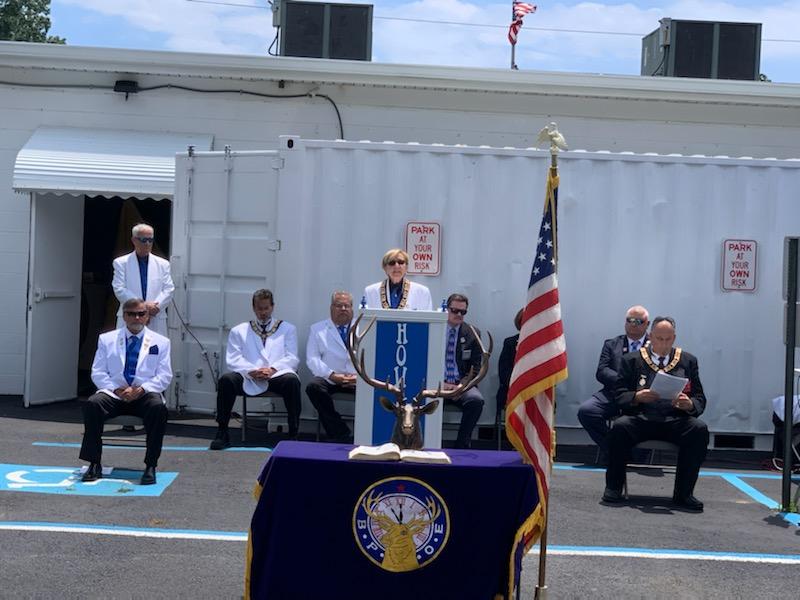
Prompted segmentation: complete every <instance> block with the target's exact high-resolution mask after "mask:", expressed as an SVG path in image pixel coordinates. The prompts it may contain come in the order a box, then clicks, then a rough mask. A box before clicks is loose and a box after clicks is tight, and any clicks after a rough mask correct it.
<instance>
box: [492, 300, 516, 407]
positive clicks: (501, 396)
mask: <svg viewBox="0 0 800 600" xmlns="http://www.w3.org/2000/svg"><path fill="white" fill-rule="evenodd" d="M521 326H522V309H519V311H518V312H517V315H516V316H515V317H514V327H516V328H517V332H519V329H520V327H521ZM518 342H519V333H516V334H514V335H511V336H509V337H507V338H506V339H504V340H503V350H502V351H501V352H500V358H499V359H498V361H497V378H498V379H499V380H500V385H499V386H497V396H496V399H497V415H498V417H499V416H500V413H501V412H502V411H503V409H505V407H506V400H508V386H509V384H510V383H511V373H512V372H513V371H514V358H515V357H516V355H517V343H518Z"/></svg>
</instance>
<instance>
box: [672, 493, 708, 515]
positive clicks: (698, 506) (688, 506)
mask: <svg viewBox="0 0 800 600" xmlns="http://www.w3.org/2000/svg"><path fill="white" fill-rule="evenodd" d="M672 501H673V502H674V503H675V505H676V506H679V507H680V508H682V509H683V510H688V511H689V512H703V503H702V502H700V500H698V499H697V498H695V497H694V496H692V495H691V494H689V495H688V496H685V497H683V498H678V497H677V496H676V497H673V498H672Z"/></svg>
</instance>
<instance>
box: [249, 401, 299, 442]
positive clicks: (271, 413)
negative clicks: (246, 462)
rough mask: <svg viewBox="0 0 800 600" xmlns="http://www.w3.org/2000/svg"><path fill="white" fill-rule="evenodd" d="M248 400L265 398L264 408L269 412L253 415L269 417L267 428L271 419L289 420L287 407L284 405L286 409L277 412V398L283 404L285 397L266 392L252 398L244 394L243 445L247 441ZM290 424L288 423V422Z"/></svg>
mask: <svg viewBox="0 0 800 600" xmlns="http://www.w3.org/2000/svg"><path fill="white" fill-rule="evenodd" d="M248 398H264V399H266V402H265V403H264V406H266V407H268V408H269V410H259V411H254V412H253V414H260V415H267V427H269V419H270V417H273V416H274V417H284V418H286V419H287V420H288V418H289V413H288V412H287V411H286V405H285V404H284V409H283V410H282V411H280V410H275V400H274V399H275V398H278V399H279V400H280V401H281V402H283V396H281V395H280V394H276V393H275V392H270V391H266V392H264V393H263V394H258V395H257V396H250V395H248V394H242V443H244V442H246V441H247V399H248ZM287 422H288V421H287Z"/></svg>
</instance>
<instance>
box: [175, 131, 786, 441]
mask: <svg viewBox="0 0 800 600" xmlns="http://www.w3.org/2000/svg"><path fill="white" fill-rule="evenodd" d="M549 162H550V156H549V153H548V152H545V151H541V150H535V149H524V150H523V149H515V148H490V147H467V146H444V145H421V144H396V143H371V142H346V141H316V140H303V139H300V138H298V137H296V136H282V137H281V138H280V142H279V149H278V150H276V151H263V152H258V151H245V152H236V151H233V152H231V151H226V152H197V153H191V154H190V153H184V154H180V155H178V159H177V168H176V190H175V196H174V205H173V231H172V238H173V240H172V243H173V246H172V257H171V260H172V265H173V276H174V277H175V280H176V285H177V288H178V289H177V291H176V296H175V304H176V307H177V308H178V309H179V310H180V312H181V314H182V315H183V316H184V318H185V319H186V320H187V322H188V324H189V327H190V328H191V330H192V332H193V333H194V335H195V336H197V338H198V340H199V342H200V344H202V347H203V348H204V349H205V351H207V353H208V358H209V360H208V361H206V360H205V359H204V356H203V350H202V349H201V347H200V345H199V344H198V343H197V342H196V341H195V340H194V339H193V338H192V337H190V336H189V335H186V333H185V332H184V331H183V329H181V330H180V331H181V333H180V338H181V339H180V342H178V340H174V346H175V355H174V357H173V365H174V368H175V369H176V371H178V374H179V376H178V377H177V385H176V395H175V396H174V397H173V399H172V401H173V402H174V403H176V404H177V405H180V406H182V407H186V408H188V409H193V410H201V411H209V412H210V411H213V409H214V406H215V391H214V384H213V375H212V372H211V371H212V368H210V367H209V364H210V365H211V367H213V370H214V371H216V370H219V369H222V370H224V369H225V366H224V347H225V340H226V336H227V331H228V330H229V329H230V328H231V327H232V326H234V325H236V324H237V323H239V322H241V321H244V320H247V319H249V318H251V315H252V313H251V310H250V295H251V294H252V292H253V290H255V289H257V288H259V287H268V288H270V289H272V290H273V292H274V293H275V302H276V309H275V316H276V317H277V318H281V319H285V320H288V321H290V322H292V323H294V324H295V325H296V326H297V327H298V332H299V338H300V352H301V363H303V362H304V358H305V356H304V346H305V337H306V335H307V332H308V328H309V326H310V324H311V323H313V322H314V321H317V320H319V319H322V318H325V317H326V316H327V314H328V304H329V298H330V293H331V292H332V291H333V290H336V289H347V290H350V291H352V293H353V295H354V299H355V302H356V303H358V301H359V299H360V298H361V295H362V290H363V289H364V287H365V286H366V285H368V284H370V283H373V282H375V281H378V280H379V279H381V278H382V277H383V272H382V270H381V267H380V258H381V256H382V254H383V252H384V251H385V250H387V249H388V248H391V247H401V246H402V245H403V241H404V232H405V228H406V223H408V222H409V221H433V222H438V223H440V224H441V231H442V234H441V235H442V239H441V271H440V273H439V274H438V275H437V276H428V277H423V276H417V277H415V278H414V279H415V280H416V281H419V282H421V283H423V284H425V285H427V286H428V287H429V288H430V289H431V292H432V295H433V298H434V304H435V305H438V303H439V302H440V301H441V300H442V299H444V298H445V297H446V296H447V295H448V294H449V293H451V292H455V291H458V292H462V293H465V294H466V295H467V296H468V297H469V298H470V310H469V316H468V321H469V322H471V323H474V324H475V325H476V326H478V327H479V328H481V329H482V330H483V331H484V332H485V331H487V330H488V331H491V332H492V334H493V335H494V337H495V348H496V352H495V356H493V358H492V369H491V371H490V374H489V376H488V377H487V378H486V380H485V381H484V382H483V383H482V384H481V389H482V391H483V394H484V397H485V398H486V400H487V404H486V408H485V409H484V413H483V417H482V422H484V423H489V422H493V420H494V414H495V409H494V395H495V390H496V388H497V375H496V371H497V369H496V366H497V365H496V361H497V357H498V355H499V350H500V347H501V342H502V339H503V338H504V337H506V336H508V335H511V334H512V333H514V331H513V325H512V319H513V316H514V314H515V313H516V311H517V310H518V308H519V307H520V306H521V305H522V303H523V302H524V299H525V294H526V288H527V281H528V278H529V274H530V268H531V261H532V258H533V252H534V248H535V244H536V235H537V232H538V227H539V221H540V219H541V211H542V205H543V200H544V186H545V176H546V169H547V167H548V165H549ZM559 170H560V174H561V187H560V190H559V194H560V196H559V211H558V213H559V214H558V217H559V284H560V295H561V305H562V314H563V320H564V327H565V332H566V337H567V351H568V355H569V372H570V376H569V378H568V380H567V381H566V382H565V383H564V384H562V385H560V386H559V388H558V409H557V423H558V425H559V426H562V427H576V426H577V419H576V411H577V407H578V406H579V404H580V403H581V402H582V401H583V400H584V399H585V398H587V397H588V396H589V395H591V394H592V393H593V392H594V391H596V390H597V389H599V388H600V387H601V386H600V384H599V383H598V382H597V381H596V380H595V378H594V373H595V369H596V365H597V359H598V357H599V353H600V348H601V346H602V343H603V340H604V339H605V338H607V337H612V336H615V335H618V334H620V333H622V332H623V317H624V313H625V310H626V309H627V307H628V306H630V305H632V304H644V305H645V306H646V307H648V309H649V310H650V313H651V316H655V315H657V314H668V315H671V316H673V317H675V318H676V319H677V323H678V329H677V335H678V339H677V345H679V346H681V347H683V348H685V349H686V350H687V351H689V352H692V353H693V354H695V355H696V356H697V357H698V359H699V363H700V372H701V378H702V380H703V384H704V387H705V391H706V395H707V397H708V409H707V411H706V413H705V416H704V419H705V420H706V421H707V422H708V423H709V426H710V428H711V430H712V431H714V432H715V433H718V434H719V433H734V434H749V435H753V434H766V433H771V431H772V425H771V422H770V412H771V407H770V402H769V400H770V399H771V398H773V397H775V396H777V395H780V394H781V393H782V389H783V356H784V349H783V345H782V341H781V340H782V333H781V326H782V318H781V307H782V300H781V260H782V259H781V257H782V251H783V250H782V249H783V238H784V236H786V235H798V233H799V230H800V226H799V225H798V223H800V219H799V218H798V217H800V208H798V207H800V203H798V199H797V190H798V189H800V161H793V160H774V159H766V160H754V159H746V158H741V159H733V158H726V157H719V158H713V157H703V156H691V157H687V156H679V155H670V156H658V155H638V154H631V153H623V154H612V153H604V152H566V153H562V154H561V156H560V159H559ZM725 239H748V240H755V241H756V242H757V244H758V255H757V256H758V264H757V265H755V268H756V270H757V287H756V290H755V291H754V292H749V293H745V292H726V291H723V290H722V286H721V276H720V271H721V261H722V254H721V247H722V246H721V244H722V242H723V240H725ZM171 318H172V319H173V321H172V325H173V326H175V325H176V321H175V320H174V319H175V316H172V317H171ZM301 377H302V378H303V379H304V380H307V378H308V372H307V371H306V370H305V368H304V367H303V368H302V369H301ZM304 402H306V406H305V411H306V415H307V416H309V417H312V416H313V410H312V409H311V407H310V406H309V405H308V403H307V401H306V400H305V399H304Z"/></svg>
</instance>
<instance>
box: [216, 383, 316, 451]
mask: <svg viewBox="0 0 800 600" xmlns="http://www.w3.org/2000/svg"><path fill="white" fill-rule="evenodd" d="M243 385H244V377H242V376H241V375H240V374H239V373H234V372H230V373H225V374H224V375H223V376H222V377H220V378H219V385H218V386H217V423H219V426H220V427H223V428H226V429H227V427H228V423H230V420H231V410H233V403H234V402H235V401H236V396H241V395H242V394H244V388H243ZM269 391H270V392H274V393H276V394H278V395H279V396H281V397H282V398H283V403H284V404H285V405H286V413H287V414H288V420H289V435H290V436H296V435H297V431H298V429H300V406H301V405H300V380H299V379H298V378H297V375H295V374H294V373H285V374H283V375H280V376H278V377H273V378H272V379H270V380H269Z"/></svg>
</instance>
